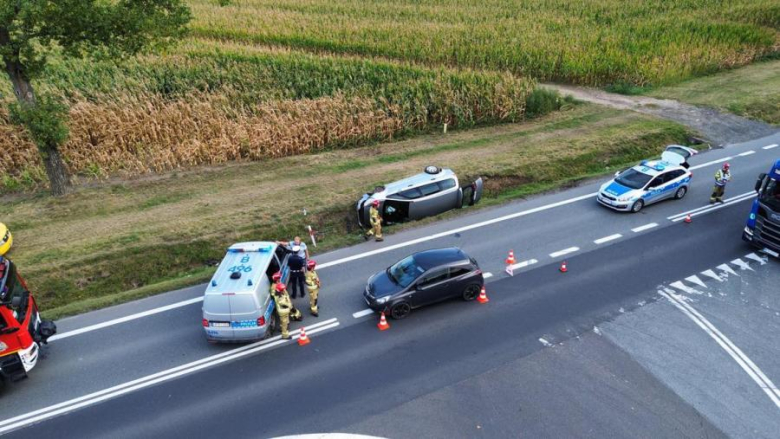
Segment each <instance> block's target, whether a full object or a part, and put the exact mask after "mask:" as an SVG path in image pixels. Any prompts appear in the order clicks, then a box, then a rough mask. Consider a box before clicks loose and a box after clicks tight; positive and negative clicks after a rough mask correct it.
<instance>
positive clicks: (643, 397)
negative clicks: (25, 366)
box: [10, 206, 780, 438]
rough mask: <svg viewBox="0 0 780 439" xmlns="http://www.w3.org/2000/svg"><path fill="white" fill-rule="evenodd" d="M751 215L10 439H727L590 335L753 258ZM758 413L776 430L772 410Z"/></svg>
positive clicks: (647, 237) (739, 213)
mask: <svg viewBox="0 0 780 439" xmlns="http://www.w3.org/2000/svg"><path fill="white" fill-rule="evenodd" d="M743 215H744V209H743V208H742V206H732V207H728V208H725V209H722V210H721V211H720V212H719V213H718V215H717V216H715V215H710V216H705V217H702V218H701V220H700V221H699V222H697V223H696V227H697V229H696V231H695V232H692V226H693V225H685V224H682V223H678V224H675V225H674V226H671V227H667V228H664V229H658V230H656V231H653V232H649V233H646V234H643V235H641V236H637V237H636V238H634V239H632V240H626V241H624V242H620V243H617V244H614V245H611V246H607V247H603V248H600V249H597V250H593V251H591V252H587V253H583V254H580V255H577V256H575V257H573V258H571V260H570V264H571V266H572V267H576V270H572V271H570V272H568V273H566V274H562V273H560V272H558V271H557V270H556V269H555V267H551V266H547V267H545V268H539V269H535V270H530V271H528V272H526V273H524V274H523V275H522V276H516V277H512V278H509V277H507V278H502V279H498V280H496V281H495V282H492V283H491V284H490V300H491V301H490V302H489V303H488V304H485V305H480V304H477V303H464V302H461V301H452V302H448V303H445V304H443V305H440V306H437V307H432V308H428V309H426V310H421V311H419V312H415V313H414V314H413V315H412V316H410V317H409V318H408V319H407V320H404V321H401V322H391V324H392V327H391V329H390V330H389V331H386V332H380V331H378V330H377V329H376V327H375V322H374V321H362V322H360V323H359V324H354V325H350V326H348V327H345V328H343V329H341V330H336V331H332V332H329V333H325V334H323V335H319V336H316V337H313V342H312V344H310V345H308V346H306V347H298V346H296V345H293V344H289V345H287V346H283V347H280V348H278V349H276V350H274V351H272V352H269V353H267V354H265V355H256V356H250V357H247V358H244V359H241V360H238V361H234V362H230V363H227V364H224V365H221V366H219V367H215V368H211V369H206V370H204V371H201V372H198V373H193V374H189V375H185V376H183V377H181V378H179V379H175V380H171V381H168V382H165V383H162V384H159V385H156V386H151V387H148V388H145V389H142V390H140V391H137V392H132V393H129V394H127V395H125V396H122V397H119V398H115V399H111V400H109V401H107V402H104V403H102V404H97V405H93V406H90V407H87V408H84V409H82V410H78V411H75V412H72V413H70V414H67V415H65V416H61V417H57V418H54V419H52V420H48V421H44V422H41V423H39V424H36V425H34V426H32V427H29V428H26V429H22V430H18V431H16V432H14V433H12V434H11V435H10V437H32V436H41V437H54V436H60V437H62V435H63V433H65V432H67V434H66V436H68V437H79V438H89V437H113V438H125V437H127V438H129V437H173V436H176V437H203V438H207V437H215V436H219V437H225V436H236V437H272V436H280V435H286V434H301V433H314V432H323V431H324V432H331V431H340V432H351V433H364V434H372V435H377V436H384V437H393V438H404V437H409V438H414V437H442V438H444V437H477V436H479V437H506V436H511V437H515V436H518V437H594V438H602V437H652V438H659V437H670V438H671V437H719V436H720V437H723V436H724V435H723V432H721V431H720V430H719V429H718V428H717V427H715V426H714V425H713V424H712V423H711V422H710V421H709V420H707V419H706V418H705V417H704V416H702V415H701V414H700V413H699V412H698V411H697V410H696V409H694V408H693V407H692V406H691V405H690V404H689V403H688V402H686V401H685V400H683V399H682V398H681V397H680V396H678V395H677V394H676V393H674V392H673V391H671V390H670V389H669V388H668V386H666V385H665V384H664V383H663V382H662V381H660V380H659V379H658V378H656V377H655V376H654V375H653V374H651V373H649V372H648V371H647V370H646V369H645V368H644V367H643V366H642V364H641V363H639V362H637V361H636V360H635V359H634V358H633V357H632V356H631V355H629V354H628V353H627V352H626V351H624V350H622V349H620V348H619V347H618V345H616V344H614V343H612V342H610V341H609V339H607V338H604V337H600V336H599V335H596V334H595V333H594V332H593V328H594V327H596V326H599V325H602V324H605V323H608V322H612V321H619V319H617V317H619V316H622V315H624V314H626V313H631V312H632V311H633V310H635V309H637V308H644V307H646V306H650V305H646V304H648V303H652V302H654V301H656V300H657V299H658V293H657V289H658V285H659V279H663V280H664V281H666V282H671V281H673V280H674V279H680V278H684V277H686V276H688V275H690V273H692V272H698V271H703V270H706V269H708V268H709V267H715V266H717V265H719V264H721V263H722V262H723V261H730V260H733V259H734V258H736V257H739V256H742V255H744V254H745V253H746V248H745V246H744V244H743V243H742V242H741V240H740V239H739V237H736V238H735V237H727V238H724V236H727V235H728V233H727V232H728V230H729V229H730V228H731V227H732V226H733V225H734V224H739V223H741V222H742V217H743ZM637 249H641V251H637ZM691 249H696V251H691ZM747 251H749V250H747ZM681 255H684V256H685V263H684V264H683V263H681V260H680V256H681ZM773 264H774V262H773ZM615 273H631V275H630V276H616V275H615ZM639 303H644V304H645V305H642V306H640V305H639ZM667 308H668V305H667ZM667 310H668V311H669V312H670V313H672V314H674V313H675V311H674V310H673V309H671V308H668V309H667ZM542 338H544V339H545V340H547V341H549V342H550V344H553V345H555V346H557V347H554V348H552V349H548V348H545V344H543V343H541V342H540V339H542ZM665 346H666V348H667V349H668V348H670V347H673V346H674V345H673V344H670V343H666V344H665ZM736 372H738V371H736ZM736 376H737V377H739V374H738V373H737V375H736ZM740 390H741V392H743V393H745V394H747V395H748V396H756V395H758V396H760V393H761V391H760V389H759V388H758V387H757V386H753V387H751V386H745V388H743V389H740ZM756 403H757V404H758V408H762V407H763V408H766V409H767V410H766V411H767V414H769V415H771V413H772V412H771V409H772V406H771V402H770V401H769V400H768V399H764V400H761V399H758V400H757V401H756ZM777 413H780V412H774V414H775V415H776V414H777ZM778 419H780V417H778V416H775V417H774V423H775V424H774V428H775V430H774V431H777V430H776V428H779V427H780V422H778ZM761 421H762V422H764V423H771V422H773V421H772V418H771V417H768V418H762V419H761Z"/></svg>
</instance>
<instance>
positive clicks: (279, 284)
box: [276, 282, 287, 293]
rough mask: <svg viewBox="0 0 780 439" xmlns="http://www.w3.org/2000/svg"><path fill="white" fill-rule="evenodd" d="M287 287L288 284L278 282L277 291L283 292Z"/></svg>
mask: <svg viewBox="0 0 780 439" xmlns="http://www.w3.org/2000/svg"><path fill="white" fill-rule="evenodd" d="M285 288H287V287H286V286H285V285H284V284H283V283H281V282H279V283H278V284H276V291H277V292H279V293H281V292H282V291H284V289H285Z"/></svg>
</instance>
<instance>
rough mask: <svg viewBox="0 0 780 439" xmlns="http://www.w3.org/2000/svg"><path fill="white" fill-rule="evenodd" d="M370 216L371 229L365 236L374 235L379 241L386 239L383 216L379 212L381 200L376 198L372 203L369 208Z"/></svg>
mask: <svg viewBox="0 0 780 439" xmlns="http://www.w3.org/2000/svg"><path fill="white" fill-rule="evenodd" d="M368 217H369V221H370V222H371V230H369V231H368V232H366V235H365V236H364V238H365V239H368V238H369V237H370V236H373V237H374V239H376V241H377V242H379V241H384V238H383V237H382V216H381V215H380V214H379V200H374V202H373V203H371V209H369V210H368Z"/></svg>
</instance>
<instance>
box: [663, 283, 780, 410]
mask: <svg viewBox="0 0 780 439" xmlns="http://www.w3.org/2000/svg"><path fill="white" fill-rule="evenodd" d="M659 293H660V294H661V295H662V296H664V297H666V298H667V299H669V301H670V302H671V303H672V304H673V305H674V306H676V307H677V309H679V310H680V311H682V312H683V314H685V315H686V316H688V318H690V319H691V320H693V322H694V323H696V325H697V326H699V327H700V328H701V329H703V330H704V332H706V333H707V334H708V335H709V336H710V337H712V339H713V340H715V342H717V343H718V344H719V345H720V347H721V348H723V350H725V351H726V352H727V353H728V354H729V356H731V358H733V359H734V361H736V362H737V364H738V365H739V366H740V367H741V368H742V370H744V371H745V372H746V373H747V374H748V376H750V378H752V379H753V381H754V382H755V383H756V384H758V387H759V388H761V390H763V391H764V393H766V394H767V396H769V399H771V400H772V402H774V403H775V405H776V406H777V408H778V409H780V390H778V388H777V386H775V384H774V383H773V382H772V380H770V379H769V378H768V377H767V376H766V375H765V374H764V373H763V372H762V371H761V369H759V368H758V366H756V364H755V363H753V361H752V360H750V358H748V356H747V355H745V353H744V352H742V350H741V349H739V348H738V347H737V346H736V345H734V343H732V342H731V340H729V338H728V337H726V336H725V335H723V333H721V332H720V331H719V330H718V329H717V328H716V327H715V326H714V325H713V324H712V323H710V321H709V320H707V319H706V318H705V317H704V316H702V315H701V314H699V312H698V311H696V309H695V308H693V307H692V306H690V305H688V304H687V303H685V301H683V300H680V299H679V298H678V297H677V294H675V293H674V292H673V291H671V290H667V291H659Z"/></svg>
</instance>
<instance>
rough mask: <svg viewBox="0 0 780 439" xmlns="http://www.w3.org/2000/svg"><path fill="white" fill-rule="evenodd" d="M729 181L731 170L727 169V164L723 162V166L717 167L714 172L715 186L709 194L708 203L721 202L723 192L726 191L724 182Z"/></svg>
mask: <svg viewBox="0 0 780 439" xmlns="http://www.w3.org/2000/svg"><path fill="white" fill-rule="evenodd" d="M729 181H731V172H730V171H729V164H728V163H724V164H723V168H722V169H719V170H718V172H716V173H715V187H713V188H712V195H711V196H710V204H712V203H715V202H718V203H722V202H723V192H725V191H726V183H728V182H729Z"/></svg>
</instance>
